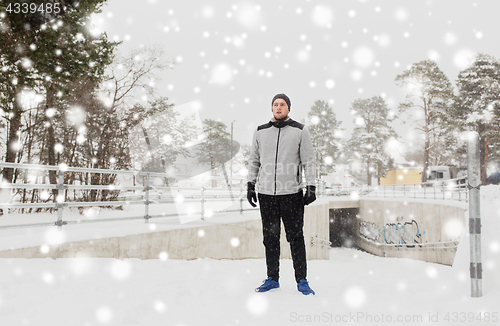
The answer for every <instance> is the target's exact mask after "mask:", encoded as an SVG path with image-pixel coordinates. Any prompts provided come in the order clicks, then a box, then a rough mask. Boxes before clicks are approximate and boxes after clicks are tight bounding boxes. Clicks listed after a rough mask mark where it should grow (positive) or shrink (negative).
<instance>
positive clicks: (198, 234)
mask: <svg viewBox="0 0 500 326" xmlns="http://www.w3.org/2000/svg"><path fill="white" fill-rule="evenodd" d="M450 203H451V204H452V205H453V203H452V202H450ZM356 207H359V209H360V211H359V216H358V223H354V225H355V227H356V228H357V229H356V230H355V234H357V235H358V237H357V241H356V245H357V246H358V247H359V248H361V249H363V250H366V251H367V252H370V253H372V254H375V255H378V256H385V257H401V258H411V259H418V260H424V261H428V262H435V263H441V264H445V265H452V264H453V260H454V258H455V253H456V246H457V245H458V241H457V240H458V239H460V236H461V234H462V232H463V231H464V228H465V221H466V219H465V217H464V213H465V211H466V210H467V208H466V206H464V205H462V206H461V207H460V205H458V206H448V205H444V204H437V203H432V202H431V201H422V202H418V201H409V200H396V199H394V200H377V199H362V200H359V201H353V200H345V201H338V200H331V201H328V200H326V199H323V200H318V201H317V202H315V203H313V204H312V205H310V206H307V207H305V214H304V237H305V244H306V252H307V259H329V247H328V246H327V245H326V244H327V242H326V241H324V240H327V241H328V240H329V237H330V234H329V209H334V208H356ZM233 239H237V240H238V242H239V243H238V244H237V245H233V244H235V243H234V241H235V240H233ZM313 242H314V243H315V244H313ZM162 252H166V253H168V257H169V258H171V259H196V258H213V259H246V258H264V245H263V244H262V225H261V221H260V219H256V220H247V221H244V222H238V223H224V224H222V223H221V224H215V225H207V226H196V227H189V226H187V225H186V227H184V228H182V229H175V230H168V231H161V232H155V233H145V234H139V235H127V236H120V237H112V238H104V239H94V240H89V241H79V242H71V243H64V244H61V245H58V246H52V247H51V248H50V251H49V252H48V253H41V251H40V247H30V248H23V249H14V250H8V251H2V252H0V258H44V257H51V258H54V259H55V258H69V257H105V258H118V259H124V258H140V259H156V258H158V257H159V255H160V253H162ZM281 258H287V259H290V258H291V255H290V249H289V245H288V242H286V237H285V232H284V227H283V225H282V227H281Z"/></svg>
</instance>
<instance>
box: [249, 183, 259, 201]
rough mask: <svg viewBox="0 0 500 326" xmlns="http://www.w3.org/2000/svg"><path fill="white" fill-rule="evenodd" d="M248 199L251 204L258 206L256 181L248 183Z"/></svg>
mask: <svg viewBox="0 0 500 326" xmlns="http://www.w3.org/2000/svg"><path fill="white" fill-rule="evenodd" d="M247 199H248V202H249V203H250V205H252V206H253V207H257V194H256V193H255V183H253V182H248V183H247Z"/></svg>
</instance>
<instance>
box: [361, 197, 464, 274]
mask: <svg viewBox="0 0 500 326" xmlns="http://www.w3.org/2000/svg"><path fill="white" fill-rule="evenodd" d="M359 208H360V211H359V228H360V229H359V238H358V241H357V246H358V247H359V248H362V249H364V250H366V251H368V252H370V253H373V254H375V255H378V256H384V257H401V258H411V259H418V260H424V261H428V262H434V263H440V264H445V265H452V264H453V260H454V258H455V253H456V250H457V248H456V247H457V246H458V240H459V239H460V237H461V235H462V232H463V231H464V229H465V221H466V219H465V216H464V214H465V212H466V211H467V209H466V208H465V207H463V206H462V207H460V206H448V205H444V204H436V203H431V202H411V201H403V200H401V201H397V200H394V201H378V200H360V201H359Z"/></svg>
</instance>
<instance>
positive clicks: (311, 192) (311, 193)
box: [303, 186, 316, 205]
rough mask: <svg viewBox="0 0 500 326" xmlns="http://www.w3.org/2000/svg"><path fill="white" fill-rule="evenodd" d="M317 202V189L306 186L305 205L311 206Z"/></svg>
mask: <svg viewBox="0 0 500 326" xmlns="http://www.w3.org/2000/svg"><path fill="white" fill-rule="evenodd" d="M315 200H316V187H315V186H306V194H305V195H304V200H303V202H304V205H309V204H310V203H312V202H313V201H315Z"/></svg>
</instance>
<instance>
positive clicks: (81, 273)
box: [0, 186, 500, 326]
mask: <svg viewBox="0 0 500 326" xmlns="http://www.w3.org/2000/svg"><path fill="white" fill-rule="evenodd" d="M499 196H500V186H484V187H482V188H481V217H482V246H483V248H482V262H483V296H482V297H480V298H471V296H470V279H469V262H470V256H469V236H468V230H465V232H463V233H462V236H461V241H460V244H459V247H458V251H457V255H456V258H455V262H454V265H453V267H450V266H444V265H439V264H432V263H427V262H423V261H416V260H411V259H401V258H387V257H377V256H374V255H371V254H368V253H365V252H362V251H358V250H356V249H347V248H333V249H331V250H330V260H313V261H309V262H308V280H309V282H310V285H311V287H312V289H313V290H315V291H316V295H315V296H303V295H302V294H300V293H299V292H298V291H297V289H296V284H295V281H294V278H293V266H292V262H291V260H282V261H281V274H280V275H281V278H280V285H281V287H280V288H279V289H277V290H273V291H271V292H269V293H254V288H256V287H257V286H259V285H260V283H261V281H262V280H263V279H264V278H265V273H266V267H265V261H264V259H246V260H212V259H197V260H191V261H184V260H171V259H168V253H163V254H162V255H160V256H161V257H159V259H153V260H139V259H125V260H123V261H120V260H116V259H102V258H78V259H57V260H51V259H0V279H1V280H2V283H1V286H0V316H1V317H0V319H1V321H2V325H9V326H11V325H12V326H16V325H37V326H38V325H42V326H43V325H53V326H58V325H64V326H66V325H176V326H180V325H185V326H187V325H296V324H303V323H305V324H311V325H322V324H335V325H353V324H355V325H358V324H359V325H378V324H380V325H385V324H394V325H479V324H486V325H498V324H499V322H500V321H499V320H498V318H500V316H499V313H500V312H499V308H498V307H499V303H500V288H499V285H500V273H499V267H500V244H499V240H498V234H499V232H500V203H499V202H498V197H499ZM435 202H443V201H435ZM450 203H451V202H450ZM245 214H247V215H246V216H243V217H241V216H240V215H239V214H238V213H226V214H223V215H224V216H221V217H218V215H217V214H216V215H214V217H213V219H217V218H219V222H221V223H223V222H225V221H228V220H229V219H244V218H258V212H257V211H252V212H246V213H245ZM245 214H244V215H245ZM10 217H11V216H10ZM10 217H9V218H10ZM4 218H5V217H1V218H0V220H1V219H4ZM116 223H118V222H115V224H114V225H115V226H116V225H117V224H116ZM119 223H120V224H119V225H122V224H125V226H121V228H126V227H128V226H127V223H138V222H137V221H131V222H128V221H127V222H119ZM139 223H143V222H142V221H139ZM195 223H201V222H195ZM205 223H206V222H205ZM106 224H108V223H102V224H98V225H99V228H98V229H99V230H100V231H99V232H102V233H105V231H104V230H103V228H104V229H106V228H111V226H112V225H113V223H109V225H108V226H106V227H104V226H105V225H106ZM157 224H158V228H162V227H166V226H164V225H163V224H161V223H157ZM88 225H89V224H82V225H68V226H65V227H64V228H63V229H64V230H71V229H74V230H75V231H76V230H79V232H80V233H81V236H82V237H83V236H87V237H94V236H95V233H96V231H95V230H96V228H95V224H94V227H92V228H90V227H88ZM138 226H139V224H135V227H136V228H137V227H138ZM143 226H144V228H141V229H140V230H138V232H146V230H147V228H148V227H147V225H144V224H143ZM189 226H190V225H184V227H189ZM41 229H43V228H36V229H30V232H31V235H32V236H33V235H36V234H37V232H39V231H37V230H41ZM19 230H21V229H14V230H1V231H0V232H1V235H2V242H1V243H2V247H5V244H4V243H5V242H6V241H7V242H9V241H14V240H15V238H16V237H18V238H21V239H24V241H29V239H30V238H31V237H32V236H30V237H23V236H21V235H20V234H19ZM25 231H26V230H24V231H23V232H25ZM64 232H66V231H64ZM70 233H71V232H70ZM6 236H7V237H6ZM239 241H240V240H239V239H237V238H234V239H233V241H232V242H234V244H235V245H237V244H239ZM479 317H481V318H482V320H479V319H478V318H479ZM495 320H496V322H495Z"/></svg>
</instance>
